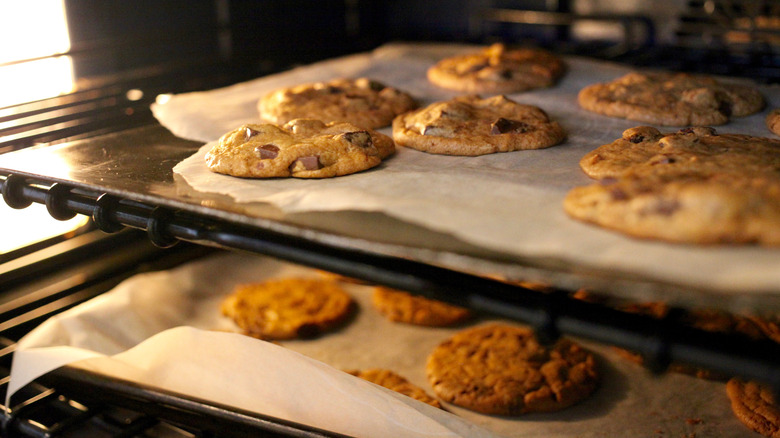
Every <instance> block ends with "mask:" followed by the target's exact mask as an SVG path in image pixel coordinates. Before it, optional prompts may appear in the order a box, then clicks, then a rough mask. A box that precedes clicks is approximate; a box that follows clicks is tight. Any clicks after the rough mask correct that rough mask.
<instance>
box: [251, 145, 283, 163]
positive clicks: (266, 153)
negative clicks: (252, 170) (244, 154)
mask: <svg viewBox="0 0 780 438" xmlns="http://www.w3.org/2000/svg"><path fill="white" fill-rule="evenodd" d="M255 152H256V153H257V155H260V159H261V160H270V159H273V158H276V156H277V155H279V147H278V146H276V145H272V144H264V145H262V146H258V147H256V148H255Z"/></svg>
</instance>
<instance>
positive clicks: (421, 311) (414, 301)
mask: <svg viewBox="0 0 780 438" xmlns="http://www.w3.org/2000/svg"><path fill="white" fill-rule="evenodd" d="M371 300H372V303H373V304H374V307H375V308H376V309H377V310H378V311H379V313H381V314H382V315H384V316H385V317H387V319H389V320H390V321H396V322H403V323H407V324H414V325H424V326H432V327H444V326H450V325H454V324H458V323H461V322H463V321H466V320H467V319H469V318H470V317H471V312H470V311H469V309H466V308H463V307H459V306H454V305H452V304H447V303H444V302H441V301H437V300H432V299H428V298H425V297H423V296H419V295H412V294H410V293H408V292H404V291H400V290H394V289H389V288H386V287H381V286H378V287H375V288H374V293H373V295H372V298H371Z"/></svg>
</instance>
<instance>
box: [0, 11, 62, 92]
mask: <svg viewBox="0 0 780 438" xmlns="http://www.w3.org/2000/svg"><path fill="white" fill-rule="evenodd" d="M0 41H3V48H2V50H0V64H2V63H10V64H8V65H5V66H2V67H0V107H2V106H7V105H12V104H14V103H21V102H28V101H32V100H36V99H43V98H47V97H53V96H56V95H58V94H62V93H67V92H70V91H72V90H73V66H72V60H71V59H70V57H69V56H59V57H53V58H44V57H48V56H52V55H57V54H60V53H64V52H67V51H68V50H69V49H70V38H69V37H68V26H67V21H66V16H65V5H64V1H63V0H27V1H23V2H11V1H0ZM34 58H44V59H40V60H34V61H29V62H19V63H14V62H17V61H23V60H30V59H34Z"/></svg>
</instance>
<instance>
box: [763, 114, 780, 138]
mask: <svg viewBox="0 0 780 438" xmlns="http://www.w3.org/2000/svg"><path fill="white" fill-rule="evenodd" d="M765 121H766V127H767V128H769V130H770V131H772V133H773V134H775V135H780V108H778V109H774V110H772V111H771V112H770V113H769V114H767V116H766V119H765Z"/></svg>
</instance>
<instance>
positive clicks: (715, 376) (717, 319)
mask: <svg viewBox="0 0 780 438" xmlns="http://www.w3.org/2000/svg"><path fill="white" fill-rule="evenodd" d="M618 308H619V309H620V310H621V311H624V312H629V313H637V314H641V315H647V316H651V317H653V318H658V319H660V318H667V317H669V315H670V311H671V310H672V309H671V307H670V306H668V305H667V304H665V303H662V302H648V303H632V304H628V305H621V306H618ZM675 315H676V316H675V320H676V321H677V322H679V323H681V324H684V325H686V326H690V327H694V328H697V329H700V330H704V331H708V332H713V333H724V334H734V335H742V336H745V337H747V338H749V339H752V340H761V339H773V336H774V335H773V334H772V329H773V327H774V328H775V329H776V328H777V325H776V324H775V323H774V322H773V321H772V320H771V319H766V318H763V317H757V316H747V315H745V316H743V315H737V314H734V313H730V312H726V311H723V310H717V309H689V310H685V311H681V312H679V313H677V314H675ZM614 348H615V350H616V352H617V353H618V354H619V355H620V356H621V357H623V358H625V359H628V360H630V361H632V362H635V363H638V364H643V363H644V362H645V360H644V358H643V357H642V356H641V355H639V354H637V353H634V352H632V351H628V350H625V349H622V348H618V347H614ZM669 371H672V372H677V373H682V374H688V375H691V376H695V377H698V378H700V379H706V380H722V381H725V380H728V379H729V378H730V377H731V376H727V375H725V374H723V373H720V372H716V371H713V370H710V369H707V368H701V367H698V366H693V365H688V364H681V363H672V364H670V365H669Z"/></svg>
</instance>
